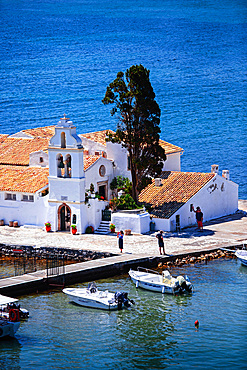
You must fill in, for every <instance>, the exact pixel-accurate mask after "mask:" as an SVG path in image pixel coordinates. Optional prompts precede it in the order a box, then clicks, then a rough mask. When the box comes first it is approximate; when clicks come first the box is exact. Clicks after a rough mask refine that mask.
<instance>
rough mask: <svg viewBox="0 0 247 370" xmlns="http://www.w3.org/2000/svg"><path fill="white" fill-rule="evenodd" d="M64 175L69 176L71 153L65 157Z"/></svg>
mask: <svg viewBox="0 0 247 370" xmlns="http://www.w3.org/2000/svg"><path fill="white" fill-rule="evenodd" d="M64 164H65V167H64V177H71V155H70V154H67V155H66V157H65V163H64Z"/></svg>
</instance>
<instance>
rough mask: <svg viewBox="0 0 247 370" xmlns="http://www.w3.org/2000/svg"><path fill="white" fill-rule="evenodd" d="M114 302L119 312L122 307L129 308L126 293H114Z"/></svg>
mask: <svg viewBox="0 0 247 370" xmlns="http://www.w3.org/2000/svg"><path fill="white" fill-rule="evenodd" d="M115 301H116V302H117V304H118V309H119V310H121V309H122V306H123V305H124V306H125V307H130V302H129V298H128V293H126V292H116V293H115Z"/></svg>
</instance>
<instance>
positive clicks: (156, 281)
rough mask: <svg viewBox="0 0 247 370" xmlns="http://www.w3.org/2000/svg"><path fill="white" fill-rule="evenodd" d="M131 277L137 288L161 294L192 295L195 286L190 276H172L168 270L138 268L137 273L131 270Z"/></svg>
mask: <svg viewBox="0 0 247 370" xmlns="http://www.w3.org/2000/svg"><path fill="white" fill-rule="evenodd" d="M129 276H130V277H131V279H132V281H133V282H134V283H135V286H136V288H143V289H147V290H151V291H153V292H159V293H169V294H181V293H192V291H193V286H192V284H191V282H190V281H189V278H188V276H186V275H185V276H184V277H183V276H178V277H176V278H175V277H173V276H171V274H170V272H169V271H168V270H165V271H163V272H162V274H160V273H158V272H157V271H153V270H150V269H145V268H142V267H138V268H137V271H135V270H132V269H130V271H129Z"/></svg>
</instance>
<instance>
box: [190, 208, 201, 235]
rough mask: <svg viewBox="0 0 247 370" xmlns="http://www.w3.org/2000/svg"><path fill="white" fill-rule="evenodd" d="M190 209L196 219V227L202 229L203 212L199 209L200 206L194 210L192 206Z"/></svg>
mask: <svg viewBox="0 0 247 370" xmlns="http://www.w3.org/2000/svg"><path fill="white" fill-rule="evenodd" d="M192 210H193V211H194V212H195V214H196V221H197V225H198V229H199V230H200V231H203V224H202V221H203V213H202V211H201V208H200V207H196V211H195V210H194V207H193V208H192Z"/></svg>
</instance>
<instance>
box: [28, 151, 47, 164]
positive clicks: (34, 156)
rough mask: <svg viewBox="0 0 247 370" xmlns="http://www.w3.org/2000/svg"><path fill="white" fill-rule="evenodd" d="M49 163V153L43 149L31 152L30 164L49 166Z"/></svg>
mask: <svg viewBox="0 0 247 370" xmlns="http://www.w3.org/2000/svg"><path fill="white" fill-rule="evenodd" d="M41 158H42V161H41ZM48 165H49V158H48V153H45V152H43V150H39V151H37V152H33V153H30V154H29V166H34V167H48Z"/></svg>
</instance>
